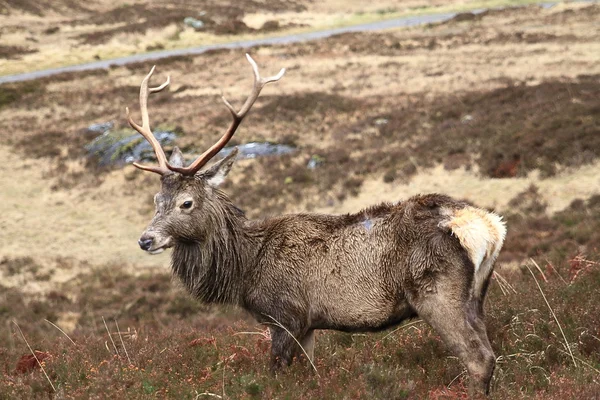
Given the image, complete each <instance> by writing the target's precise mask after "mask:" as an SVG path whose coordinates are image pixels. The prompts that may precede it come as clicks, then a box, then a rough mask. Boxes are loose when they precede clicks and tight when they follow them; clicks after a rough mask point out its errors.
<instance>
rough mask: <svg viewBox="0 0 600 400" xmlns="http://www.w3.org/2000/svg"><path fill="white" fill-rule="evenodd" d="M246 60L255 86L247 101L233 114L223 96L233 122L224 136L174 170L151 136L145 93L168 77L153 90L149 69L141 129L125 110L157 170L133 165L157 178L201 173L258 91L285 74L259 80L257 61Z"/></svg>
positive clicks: (144, 84)
mask: <svg viewBox="0 0 600 400" xmlns="http://www.w3.org/2000/svg"><path fill="white" fill-rule="evenodd" d="M246 58H247V59H248V62H249V63H250V65H251V66H252V70H253V71H254V86H253V87H252V91H251V92H250V95H249V96H248V98H247V99H246V102H245V103H244V105H243V106H242V109H241V110H240V111H239V112H237V111H235V109H234V108H233V106H232V105H231V104H230V103H229V102H228V101H227V99H225V97H223V102H224V103H225V105H226V106H227V108H228V109H229V111H230V112H231V116H232V117H233V121H232V122H231V125H229V128H228V129H227V132H225V134H224V135H223V136H222V137H221V138H220V139H219V140H218V141H217V143H215V144H213V145H212V146H211V147H210V148H209V149H208V150H206V151H205V152H204V153H202V154H201V155H200V157H198V158H197V159H196V160H195V161H194V162H193V163H192V164H190V166H188V167H176V166H173V165H171V164H169V162H168V161H167V157H166V156H165V152H164V151H163V149H162V148H161V146H160V143H159V142H158V140H156V138H155V137H154V135H153V134H152V131H151V130H150V118H149V117H148V94H149V93H155V92H160V91H161V90H163V89H164V88H166V87H167V86H168V85H169V83H170V77H167V81H166V82H165V83H163V84H162V85H160V86H158V87H154V88H148V82H149V81H150V77H151V76H152V73H153V72H154V67H152V70H150V73H149V74H148V75H147V76H146V77H145V78H144V80H143V81H142V84H141V86H140V111H141V113H142V126H139V125H138V124H136V123H135V122H134V121H133V119H132V118H131V116H130V115H129V108H126V109H125V110H126V111H127V119H128V120H129V125H131V127H132V128H133V129H135V130H136V131H138V132H139V133H140V134H141V135H142V136H143V137H144V138H146V140H147V141H148V142H149V143H150V145H152V149H154V153H156V158H157V160H158V167H152V166H146V165H140V164H138V163H133V165H135V166H136V167H137V168H140V169H143V170H145V171H150V172H155V173H157V174H160V175H165V174H166V173H169V171H174V172H179V173H180V174H183V175H194V174H195V173H196V172H198V171H199V170H200V168H202V167H203V166H204V165H206V163H207V162H208V161H210V159H211V158H213V157H214V156H215V154H217V153H218V152H219V151H220V150H221V149H222V148H223V147H225V145H226V144H227V142H229V140H230V139H231V138H232V136H233V134H234V133H235V131H236V129H237V128H238V126H240V124H241V122H242V120H243V119H244V117H245V116H246V114H248V111H250V108H251V107H252V105H253V104H254V102H255V101H256V99H257V98H258V96H259V95H260V91H261V90H262V88H263V87H264V86H265V85H266V84H267V83H270V82H276V81H278V80H279V79H281V77H282V76H283V74H284V73H285V68H282V69H281V71H279V73H278V74H277V75H275V76H270V77H268V78H261V77H260V74H259V73H258V66H257V65H256V62H254V60H253V59H252V57H250V55H249V54H246Z"/></svg>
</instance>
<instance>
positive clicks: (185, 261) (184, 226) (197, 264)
mask: <svg viewBox="0 0 600 400" xmlns="http://www.w3.org/2000/svg"><path fill="white" fill-rule="evenodd" d="M248 61H249V62H250V64H251V65H252V68H253V71H254V86H253V89H252V91H251V94H250V96H249V97H248V99H247V100H246V102H245V103H244V105H243V106H242V109H241V110H240V111H239V112H238V111H235V110H234V108H233V107H232V106H231V105H230V104H229V103H228V102H227V101H226V100H224V101H225V104H226V105H227V108H228V109H229V111H230V112H231V115H232V118H233V119H232V123H231V125H230V126H229V128H228V129H227V131H226V132H225V134H224V135H223V137H222V138H221V139H220V140H219V141H218V142H217V143H215V144H214V145H213V146H212V147H211V148H210V149H208V150H207V151H206V152H205V153H204V154H202V155H201V156H200V157H199V158H198V159H196V160H195V161H194V162H193V163H192V164H191V165H189V166H188V167H185V166H184V165H183V157H182V155H181V152H180V151H179V150H178V149H177V148H175V149H174V151H173V153H172V155H171V157H170V159H169V160H168V161H167V157H166V156H165V153H164V152H163V150H162V149H161V147H160V144H159V143H158V141H157V140H156V139H155V138H154V136H153V135H152V132H151V130H150V123H149V117H148V110H147V99H148V95H149V93H153V92H157V91H160V90H162V89H163V88H164V87H166V86H167V85H168V83H169V80H167V82H165V83H164V84H163V85H162V86H160V87H157V88H149V87H148V82H149V80H150V77H151V75H152V72H153V70H154V68H153V70H152V71H151V72H150V74H148V76H146V78H145V79H144V80H143V82H142V85H141V89H140V104H141V114H142V126H139V125H137V124H136V123H135V122H133V120H132V118H131V117H129V122H130V124H131V125H132V126H133V127H134V128H135V129H136V130H137V131H138V132H139V133H141V134H142V135H143V136H144V137H145V138H146V139H147V140H148V141H149V142H150V143H151V145H152V147H153V149H154V151H155V153H156V157H157V159H158V166H142V165H139V164H135V165H136V166H137V167H138V168H141V169H144V170H148V171H151V172H155V173H158V174H160V175H161V181H162V188H161V191H160V192H159V193H158V194H157V195H156V196H155V203H156V214H155V216H154V218H153V219H152V221H151V222H150V225H149V226H148V228H147V229H146V231H145V232H144V233H143V235H142V237H141V238H140V240H139V243H140V247H142V249H143V250H145V251H148V252H149V253H151V254H156V253H159V252H162V251H163V250H164V249H166V248H169V247H172V248H173V253H172V268H173V272H174V274H176V275H177V276H178V277H179V278H180V279H181V281H182V282H183V283H184V285H185V286H186V287H187V289H188V290H189V291H190V293H191V294H192V295H193V296H195V297H196V298H198V299H199V300H201V301H203V302H207V303H226V304H235V305H238V306H240V307H242V308H244V309H246V310H247V311H249V312H250V313H251V314H252V315H254V317H255V318H256V319H257V320H258V321H259V322H261V323H265V324H268V326H269V329H270V330H271V337H272V349H271V352H272V364H273V367H274V368H278V367H280V366H283V365H288V364H290V363H291V362H292V360H293V358H294V357H295V356H299V355H300V354H301V349H300V347H299V346H298V344H297V342H296V339H297V340H298V341H299V342H300V343H301V345H302V347H303V348H304V349H305V351H306V353H307V354H308V356H309V357H310V358H311V359H312V357H313V353H314V331H315V329H336V330H342V331H351V332H354V331H377V330H382V329H386V328H389V327H391V326H394V325H397V324H399V323H400V322H401V321H404V320H405V319H407V318H413V317H416V316H419V317H420V318H422V319H423V320H425V321H426V322H428V323H429V324H430V325H431V326H432V327H433V328H434V329H435V331H436V332H437V333H438V334H439V335H440V336H441V337H442V339H443V340H444V342H445V343H446V344H447V346H448V348H449V349H450V351H452V352H453V353H454V354H455V355H456V356H458V357H459V358H460V360H461V361H462V362H463V363H464V364H465V366H466V367H467V370H468V372H469V376H470V382H471V389H472V390H474V391H483V392H487V391H488V388H489V382H490V379H491V376H492V373H493V370H494V365H495V358H494V353H493V351H492V347H491V346H490V342H489V340H488V337H487V334H486V328H485V324H484V317H483V302H484V298H485V294H486V291H487V287H488V283H489V280H490V276H491V274H492V269H493V265H494V261H495V259H496V257H497V255H498V252H499V251H500V248H501V247H502V243H503V240H504V236H505V233H506V230H505V227H504V224H503V223H502V221H501V218H500V217H498V216H497V215H495V214H493V213H490V212H487V211H484V210H481V209H479V208H475V207H473V206H471V205H469V204H467V203H465V202H461V201H457V200H454V199H452V198H450V197H448V196H444V195H439V194H429V195H421V196H415V197H412V198H410V199H408V200H406V201H403V202H400V203H398V204H380V205H377V206H374V207H371V208H367V209H364V210H362V211H360V212H358V213H356V214H350V215H320V214H293V215H283V216H279V217H275V218H268V219H264V220H248V219H247V218H246V217H245V216H244V213H243V212H241V211H240V210H239V209H238V208H237V207H236V206H235V205H234V204H233V203H232V202H231V200H230V199H229V198H228V197H227V195H226V194H224V193H223V192H222V191H220V190H219V189H218V186H219V184H220V183H221V182H222V181H223V179H224V178H225V176H226V175H227V173H228V172H229V170H230V169H231V166H232V165H233V162H234V160H235V156H236V154H237V151H233V152H232V153H231V154H230V155H229V156H227V157H225V158H224V159H222V160H220V161H218V162H217V163H215V164H213V165H212V166H211V167H210V168H208V169H205V170H201V169H202V167H203V166H204V165H205V164H206V163H207V162H208V161H209V160H210V159H211V158H212V157H214V155H215V154H217V153H218V152H219V151H220V150H221V149H222V148H223V147H224V146H225V145H226V144H227V142H228V141H229V140H230V139H231V137H232V136H233V134H234V133H235V130H236V129H237V127H238V126H239V125H240V123H241V122H242V120H243V118H244V117H245V116H246V114H247V113H248V111H249V110H250V108H251V107H252V104H253V103H254V101H255V100H256V99H257V98H258V95H259V94H260V91H261V89H262V88H263V86H264V85H265V84H267V83H269V82H273V81H277V80H279V79H280V78H281V77H282V76H283V73H284V70H281V72H280V73H279V74H278V75H277V76H274V77H270V78H261V77H260V75H259V73H258V68H257V66H256V64H255V63H254V61H253V60H252V58H250V56H248ZM128 116H129V111H128ZM275 322H276V323H275ZM284 328H285V329H284ZM291 335H293V336H294V337H292V336H291Z"/></svg>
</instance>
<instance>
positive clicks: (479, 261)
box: [441, 206, 506, 300]
mask: <svg viewBox="0 0 600 400" xmlns="http://www.w3.org/2000/svg"><path fill="white" fill-rule="evenodd" d="M441 225H443V226H444V227H446V228H449V229H450V231H451V232H452V234H453V235H455V236H456V237H457V238H458V239H459V241H460V244H461V245H462V247H463V248H464V249H465V250H466V251H467V254H468V255H469V258H470V259H471V261H472V262H473V265H474V266H475V278H474V280H473V287H472V292H471V296H472V298H473V299H479V300H481V299H482V298H483V296H484V294H485V291H486V289H487V285H488V283H489V279H490V276H491V275H492V270H493V267H494V262H495V261H496V257H498V253H499V252H500V249H501V248H502V244H503V243H504V237H505V236H506V225H505V223H504V221H502V217H500V216H499V215H497V214H495V213H493V212H489V211H485V210H482V209H480V208H476V207H471V206H467V207H464V208H461V209H453V210H451V211H450V212H448V218H447V219H445V220H444V221H442V223H441Z"/></svg>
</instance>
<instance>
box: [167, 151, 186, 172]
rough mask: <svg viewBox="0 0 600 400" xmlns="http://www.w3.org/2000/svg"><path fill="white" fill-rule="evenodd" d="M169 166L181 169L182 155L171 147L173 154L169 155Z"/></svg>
mask: <svg viewBox="0 0 600 400" xmlns="http://www.w3.org/2000/svg"><path fill="white" fill-rule="evenodd" d="M169 164H171V165H172V166H174V167H179V168H181V167H183V153H181V150H179V147H177V146H175V147H173V152H172V153H171V157H170V158H169Z"/></svg>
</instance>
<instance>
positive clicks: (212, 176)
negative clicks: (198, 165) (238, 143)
mask: <svg viewBox="0 0 600 400" xmlns="http://www.w3.org/2000/svg"><path fill="white" fill-rule="evenodd" d="M237 154H238V149H237V147H236V148H234V149H233V151H232V152H231V153H229V154H228V155H227V157H225V158H224V159H222V160H221V161H219V162H217V163H215V164H214V165H213V166H212V167H210V168H209V169H207V170H206V171H203V172H200V173H198V174H196V175H200V176H201V177H202V178H204V179H206V181H207V182H208V183H209V184H210V185H211V186H214V187H218V186H219V185H220V184H221V183H223V181H225V177H226V176H227V174H228V173H229V171H231V167H232V166H233V163H234V162H235V158H236V156H237Z"/></svg>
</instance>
